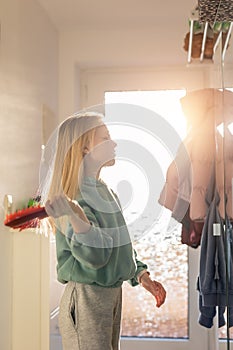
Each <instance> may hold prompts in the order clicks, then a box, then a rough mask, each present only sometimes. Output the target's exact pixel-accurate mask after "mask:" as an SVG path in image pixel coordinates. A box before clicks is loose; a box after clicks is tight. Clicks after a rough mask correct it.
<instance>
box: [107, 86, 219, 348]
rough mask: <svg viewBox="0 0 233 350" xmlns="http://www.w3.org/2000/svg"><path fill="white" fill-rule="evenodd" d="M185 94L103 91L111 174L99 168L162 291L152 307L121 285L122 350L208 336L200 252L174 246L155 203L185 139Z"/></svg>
mask: <svg viewBox="0 0 233 350" xmlns="http://www.w3.org/2000/svg"><path fill="white" fill-rule="evenodd" d="M185 93H186V91H185V90H164V91H140V92H139V91H125V92H107V93H105V114H106V123H107V124H108V127H109V129H110V133H111V136H112V138H113V139H114V140H116V142H117V143H118V148H120V152H119V154H118V155H117V159H118V160H117V162H116V164H115V166H114V167H113V168H114V169H113V168H108V169H106V171H105V172H104V174H103V177H104V179H105V180H106V182H107V183H108V184H109V185H110V186H111V187H112V188H113V189H114V190H115V191H116V192H117V193H118V195H119V197H120V200H121V203H122V206H123V211H124V214H125V217H126V220H127V223H128V225H129V227H130V232H131V235H132V236H133V241H134V247H135V249H136V251H137V254H138V256H139V259H141V260H142V261H145V262H146V263H147V264H148V266H149V269H150V271H151V274H152V276H153V277H154V278H155V279H157V280H158V281H161V282H162V283H163V284H164V286H165V287H166V289H167V300H166V303H165V305H163V306H162V307H161V309H157V308H156V307H155V301H154V300H153V299H152V298H151V296H150V295H149V294H148V293H147V292H145V291H144V290H143V289H142V288H141V287H140V286H138V287H134V288H132V287H131V286H130V285H128V284H127V283H125V284H124V287H123V321H122V341H121V342H122V349H123V350H124V349H125V350H127V349H132V348H134V349H141V348H142V347H143V348H144V349H148V350H149V349H160V350H161V349H167V346H168V344H169V349H171V350H172V349H179V350H182V349H189V350H191V349H196V347H197V346H203V345H204V344H206V349H208V348H207V346H208V345H207V344H208V342H209V339H208V337H209V336H211V331H210V332H208V333H207V332H206V330H204V329H202V328H201V327H200V325H198V322H197V320H198V294H197V291H196V279H197V275H198V261H199V248H197V249H194V248H191V249H190V248H188V246H187V245H185V244H182V243H181V224H179V223H178V222H177V221H176V220H174V219H173V218H171V213H170V211H169V210H167V209H165V208H164V207H162V206H161V205H160V204H159V203H158V199H159V196H160V192H161V190H162V187H163V184H164V182H165V177H166V171H167V168H168V166H169V164H170V162H171V161H172V160H173V159H174V157H175V154H176V152H177V149H178V147H179V145H180V143H181V142H182V140H183V139H184V138H185V136H186V122H185V118H184V115H183V113H182V110H181V105H180V98H181V97H183V96H184V95H185ZM111 114H113V115H114V116H116V117H117V118H115V119H114V117H113V119H112V118H111V117H110V115H111ZM119 116H120V117H119ZM163 127H164V128H163ZM171 140H172V142H171ZM126 149H127V151H126ZM130 150H131V151H132V152H130ZM148 163H150V165H149V166H148ZM151 178H153V179H151ZM148 203H149V204H148ZM147 205H148V207H146V206H147ZM203 349H204V347H203ZM212 350H214V347H213V348H212Z"/></svg>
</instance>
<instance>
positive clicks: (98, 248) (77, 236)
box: [66, 206, 113, 269]
mask: <svg viewBox="0 0 233 350" xmlns="http://www.w3.org/2000/svg"><path fill="white" fill-rule="evenodd" d="M83 210H84V212H85V214H86V216H87V218H88V220H89V222H90V224H91V228H90V230H89V231H88V232H85V233H75V232H74V230H73V227H72V225H71V224H69V225H68V229H67V232H66V240H67V243H68V245H69V246H70V249H71V253H72V255H73V256H74V258H75V259H77V260H78V261H79V262H80V263H82V264H83V265H85V266H87V267H89V268H92V269H99V268H101V267H103V266H105V265H106V264H107V263H108V260H109V258H110V256H111V253H112V249H113V239H112V237H111V236H110V235H108V234H107V232H106V230H105V229H103V228H100V227H99V223H98V221H97V219H96V217H95V215H94V213H93V212H92V211H91V209H90V208H89V207H87V206H86V207H83Z"/></svg>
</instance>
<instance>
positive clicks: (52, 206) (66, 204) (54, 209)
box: [45, 195, 82, 218]
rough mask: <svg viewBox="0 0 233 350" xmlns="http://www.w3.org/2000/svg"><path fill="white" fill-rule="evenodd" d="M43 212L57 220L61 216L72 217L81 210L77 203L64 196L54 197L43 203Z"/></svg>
mask: <svg viewBox="0 0 233 350" xmlns="http://www.w3.org/2000/svg"><path fill="white" fill-rule="evenodd" d="M45 210H46V212H47V214H48V215H49V216H52V217H53V218H59V217H60V216H63V215H72V214H74V212H76V213H78V211H80V210H82V209H81V207H80V206H79V204H78V203H74V202H72V201H71V200H70V199H69V198H68V197H66V196H65V195H60V196H54V197H53V198H52V199H51V200H48V201H47V202H46V203H45Z"/></svg>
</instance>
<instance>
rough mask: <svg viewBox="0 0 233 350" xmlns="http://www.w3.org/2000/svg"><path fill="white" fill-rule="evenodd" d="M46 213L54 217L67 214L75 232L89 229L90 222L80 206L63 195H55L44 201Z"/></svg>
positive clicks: (83, 231)
mask: <svg viewBox="0 0 233 350" xmlns="http://www.w3.org/2000/svg"><path fill="white" fill-rule="evenodd" d="M45 210H46V212H47V214H48V215H49V216H51V217H53V218H54V219H57V218H59V217H61V216H64V215H68V216H69V220H70V223H71V225H72V226H73V229H74V232H75V233H80V232H82V233H85V232H88V231H89V229H90V222H89V220H88V218H87V217H86V215H85V213H84V211H83V209H82V207H81V206H80V205H79V204H78V202H76V201H72V200H71V199H69V198H68V197H67V196H65V195H60V196H55V197H53V198H52V199H51V200H48V201H47V202H46V203H45Z"/></svg>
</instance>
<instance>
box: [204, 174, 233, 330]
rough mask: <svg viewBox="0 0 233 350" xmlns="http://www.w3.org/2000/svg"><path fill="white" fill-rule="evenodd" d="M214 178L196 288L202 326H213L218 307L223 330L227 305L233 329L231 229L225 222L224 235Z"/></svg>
mask: <svg viewBox="0 0 233 350" xmlns="http://www.w3.org/2000/svg"><path fill="white" fill-rule="evenodd" d="M214 179H215V176H214V174H213V176H212V179H211V182H210V186H209V188H208V192H207V195H206V202H207V204H208V206H209V209H208V211H207V216H206V219H205V223H204V227H203V231H202V238H201V252H200V271H199V277H198V286H197V288H198V290H199V293H200V294H199V310H200V317H199V323H200V324H201V325H202V326H204V327H207V328H211V327H212V326H213V318H214V317H215V315H216V307H218V317H219V319H218V326H219V327H222V326H223V325H224V324H225V319H224V312H225V307H226V306H227V307H229V326H230V327H232V326H233V280H232V271H233V270H232V269H233V263H232V228H231V224H230V223H229V222H228V220H226V222H225V226H226V229H225V232H224V222H223V219H222V218H221V216H220V213H219V208H218V206H219V202H220V198H219V194H218V192H217V190H216V188H215V181H214ZM214 225H215V226H214ZM216 225H217V226H216ZM216 227H217V229H216V230H215V228H216ZM216 232H217V234H216ZM226 246H227V249H228V254H227V255H228V256H229V259H228V260H229V261H228V263H227V264H226V256H227V255H226ZM227 267H228V283H227V274H226V273H227V271H226V270H227Z"/></svg>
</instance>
